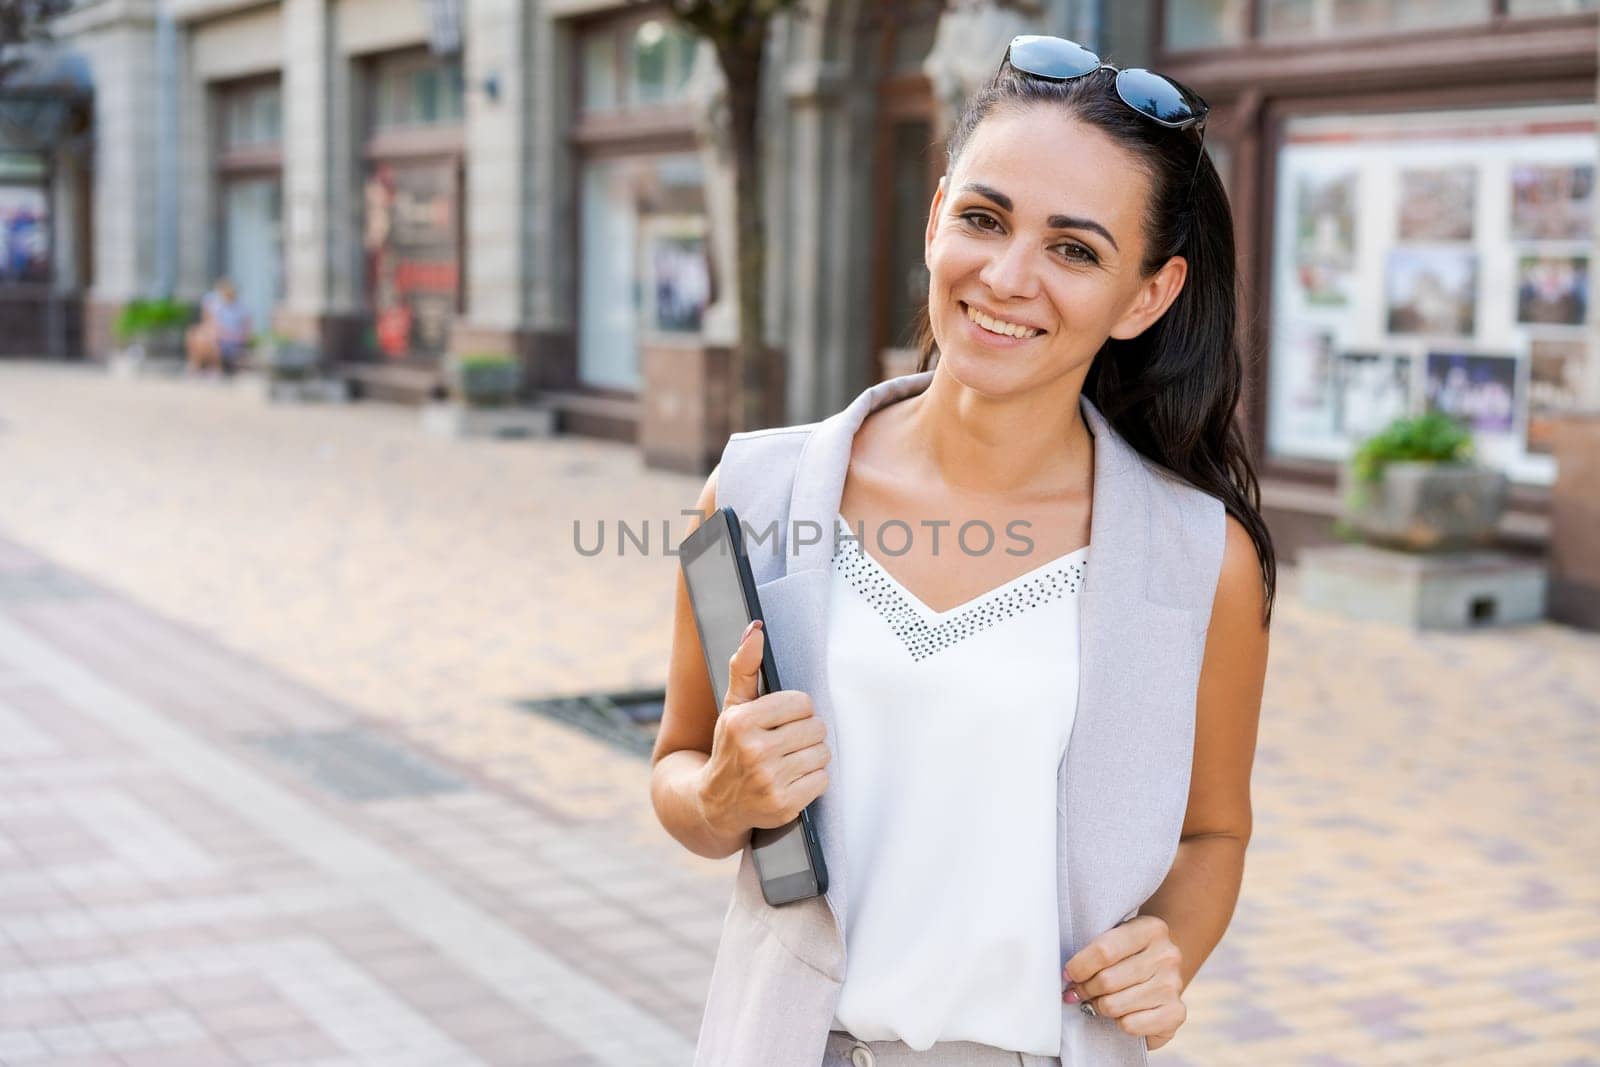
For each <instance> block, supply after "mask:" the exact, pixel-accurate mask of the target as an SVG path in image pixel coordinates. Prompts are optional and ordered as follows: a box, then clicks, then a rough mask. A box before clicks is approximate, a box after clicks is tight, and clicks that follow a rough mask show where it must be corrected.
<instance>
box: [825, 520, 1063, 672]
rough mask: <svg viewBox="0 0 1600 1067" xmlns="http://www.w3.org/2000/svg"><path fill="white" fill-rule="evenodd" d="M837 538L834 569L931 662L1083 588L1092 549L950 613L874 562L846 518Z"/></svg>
mask: <svg viewBox="0 0 1600 1067" xmlns="http://www.w3.org/2000/svg"><path fill="white" fill-rule="evenodd" d="M836 521H837V523H838V524H839V526H841V527H842V530H840V531H839V536H838V537H836V538H835V550H834V556H833V566H834V569H835V570H836V571H837V572H838V573H839V574H840V575H841V576H842V577H843V578H844V579H845V581H847V582H849V583H850V585H851V587H852V588H854V589H855V591H856V592H857V593H858V594H859V595H860V596H861V597H862V598H863V599H865V600H866V601H867V603H868V605H870V606H871V607H872V609H873V610H874V611H875V612H877V613H878V615H880V616H881V617H882V618H883V620H884V621H885V622H887V623H888V624H889V628H890V630H892V631H893V632H894V634H895V636H897V637H898V638H899V639H900V640H901V642H902V643H903V644H904V645H905V646H906V650H907V651H909V652H910V653H911V658H912V659H913V660H922V659H926V658H927V657H928V656H931V655H933V654H934V653H936V652H939V651H941V650H942V649H946V648H949V647H951V646H952V645H955V644H958V643H959V642H961V641H963V640H965V639H966V638H968V637H971V636H973V635H974V634H977V633H980V632H982V631H984V630H987V629H989V628H990V627H992V626H995V625H996V624H998V623H1001V622H1004V621H1005V620H1007V619H1010V618H1013V617H1015V616H1017V615H1022V614H1025V613H1026V612H1028V611H1030V610H1032V609H1033V608H1037V607H1040V606H1042V605H1044V604H1048V603H1050V602H1051V601H1054V600H1059V599H1060V598H1062V597H1065V596H1072V595H1075V594H1076V593H1077V592H1078V591H1079V590H1081V589H1082V588H1083V581H1084V572H1085V570H1086V568H1087V567H1088V551H1089V546H1088V545H1084V546H1083V547H1081V548H1077V549H1074V550H1073V551H1071V552H1068V553H1067V554H1065V555H1062V556H1057V557H1056V558H1055V559H1053V560H1050V561H1048V562H1046V563H1042V564H1040V565H1039V566H1038V567H1035V568H1034V569H1033V570H1030V571H1027V572H1026V573H1024V574H1020V575H1018V576H1017V577H1015V578H1013V579H1011V580H1009V581H1007V582H1004V583H1002V584H1001V585H998V586H996V587H994V588H993V589H990V590H989V591H987V592H984V593H979V594H978V595H977V596H975V597H973V598H972V599H970V600H967V601H964V602H962V603H960V604H957V605H956V606H955V607H953V608H948V609H946V610H945V611H935V610H933V609H932V608H930V607H929V606H928V605H927V604H926V603H924V602H923V601H922V600H921V598H919V597H918V596H917V595H916V594H915V593H913V592H911V590H909V589H907V588H906V587H905V586H903V585H901V584H900V582H899V581H898V580H896V579H895V577H894V576H893V575H892V574H890V573H889V572H888V571H887V570H885V569H884V568H883V565H882V564H880V563H879V562H878V561H877V560H875V559H873V558H872V556H870V555H869V554H868V553H867V551H866V550H865V549H864V548H863V547H862V546H861V543H860V541H859V540H857V538H856V536H855V532H854V530H852V529H851V527H850V525H849V523H848V522H847V521H846V520H845V518H844V516H842V515H840V516H837V517H836Z"/></svg>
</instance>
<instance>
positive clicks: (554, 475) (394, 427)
mask: <svg viewBox="0 0 1600 1067" xmlns="http://www.w3.org/2000/svg"><path fill="white" fill-rule="evenodd" d="M224 435H225V439H226V441H227V442H228V447H227V448H226V449H225V450H224V449H219V448H217V447H215V444H216V442H217V441H218V440H219V439H222V438H223V436H224ZM698 485H699V480H698V479H697V478H692V477H686V476H683V475H677V474H671V473H662V472H656V471H649V470H647V469H645V468H643V467H642V465H641V464H640V463H639V462H638V459H637V457H636V455H635V454H634V453H633V452H632V451H631V450H629V449H628V448H626V447H625V446H621V445H617V444H613V443H607V442H593V441H575V440H570V439H557V440H551V441H542V442H538V443H532V444H530V443H525V442H524V443H517V442H478V443H470V444H463V443H459V442H441V441H438V440H435V439H433V438H430V437H428V436H426V435H423V434H420V433H418V432H417V431H416V427H415V423H414V420H413V419H412V418H411V417H410V416H409V415H408V413H406V412H405V411H404V409H397V408H386V407H381V406H363V407H360V408H356V409H349V410H328V409H323V408H315V407H310V408H306V407H301V408H293V407H291V408H282V407H277V408H274V407H267V406H264V405H262V404H260V403H259V400H258V399H257V398H255V397H254V396H253V394H251V393H249V391H248V390H247V389H246V388H244V387H242V386H238V385H227V384H221V383H218V382H148V381H145V382H127V381H118V380H116V379H112V378H108V377H105V376H103V375H96V374H91V373H88V372H86V371H84V370H81V369H63V368H60V367H57V366H48V365H41V364H0V934H3V942H0V1062H6V1063H34V1062H48V1063H80V1062H81V1063H118V1062H121V1063H130V1064H145V1063H148V1064H162V1065H168V1064H181V1063H196V1064H211V1063H236V1062H237V1063H297V1064H298V1063H330V1064H332V1063H340V1064H347V1063H373V1064H403V1063H404V1064H409V1063H438V1064H470V1063H478V1062H481V1063H490V1064H500V1063H504V1064H521V1063H527V1064H545V1063H560V1064H567V1063H571V1064H579V1063H617V1064H622V1063H629V1064H639V1063H684V1062H687V1059H688V1056H689V1053H690V1050H692V1047H693V1039H694V1034H695V1031H696V1028H697V1025H698V1021H699V1007H700V1004H701V997H702V996H703V993H704V990H705V986H706V983H707V982H708V980H709V976H710V965H711V959H712V955H713V953H714V950H715V946H716V937H717V931H718V929H719V927H720V920H721V913H722V909H723V907H724V906H725V904H726V900H727V892H728V890H729V888H730V887H731V878H732V873H733V870H734V861H733V860H728V861H725V862H722V863H712V862H707V861H700V860H697V859H695V858H694V857H692V856H689V855H688V854H687V853H685V852H684V851H683V850H682V849H680V848H678V847H677V846H676V845H674V844H672V843H671V842H669V841H668V840H667V839H666V835H665V834H664V833H662V832H661V831H660V830H659V828H658V827H657V825H656V823H655V820H654V816H653V814H652V813H651V811H650V805H649V799H648V780H649V773H648V770H649V768H648V762H647V761H646V760H644V759H641V758H639V757H638V756H636V755H632V754H629V753H628V752H625V751H622V750H619V749H616V748H613V747H611V746H608V745H606V744H604V743H602V742H600V741H598V740H595V739H594V738H592V737H591V736H589V735H588V734H586V733H584V732H582V731H580V730H576V729H574V728H573V727H571V726H568V725H566V724H562V723H557V722H553V721H550V720H549V719H546V718H544V717H542V716H540V715H538V714H534V713H530V712H528V711H526V710H522V709H521V708H519V707H518V706H515V705H516V702H518V701H521V700H523V699H525V698H530V697H537V696H547V695H556V694H566V693H574V692H580V691H590V690H613V689H614V690H624V689H630V688H634V687H637V686H640V685H642V684H645V683H650V682H655V683H657V684H659V680H660V675H661V672H662V670H663V666H662V665H663V664H664V663H665V657H666V642H667V636H668V635H667V626H666V620H667V619H668V617H669V611H668V609H669V605H670V594H671V588H672V578H673V567H674V566H675V562H674V561H673V560H671V559H668V558H662V557H660V556H657V555H652V556H650V557H642V556H639V555H637V554H630V555H629V556H627V557H624V558H623V559H620V560H619V559H617V558H616V557H614V556H613V557H610V558H605V557H596V558H584V557H581V556H579V555H578V554H577V552H576V551H575V550H574V548H573V546H572V541H571V524H572V520H573V519H574V518H575V517H576V518H581V519H582V520H583V521H585V522H586V523H588V522H592V521H594V520H596V519H598V518H600V517H602V516H604V517H612V518H614V517H625V516H632V515H636V514H639V513H641V512H648V513H649V514H652V515H671V514H673V513H674V512H675V510H676V508H677V507H679V506H687V505H688V504H689V503H692V502H693V498H694V496H695V494H696V492H697V490H698ZM1296 577H1297V576H1296V572H1295V571H1294V570H1293V569H1292V568H1291V569H1288V570H1286V572H1285V577H1284V583H1283V591H1282V594H1281V596H1282V599H1281V601H1280V608H1279V611H1280V614H1279V616H1278V620H1277V622H1276V624H1275V627H1274V632H1273V655H1272V662H1271V670H1270V675H1269V678H1268V684H1267V691H1266V698H1265V704H1264V708H1263V714H1262V734H1261V747H1260V753H1259V756H1258V765H1257V771H1256V784H1255V803H1256V811H1257V820H1258V821H1257V826H1256V833H1255V837H1254V839H1253V841H1252V844H1251V851H1250V859H1249V864H1248V870H1247V874H1246V880H1245V887H1244V892H1243V896H1242V899H1241V901H1240V904H1239V908H1238V911H1237V914H1236V916H1235V918H1234V922H1233V928H1232V930H1231V931H1230V933H1229V935H1228V937H1227V938H1226V939H1225V940H1224V942H1223V944H1222V946H1221V947H1220V948H1219V949H1218V951H1217V952H1216V953H1215V954H1214V955H1213V956H1212V958H1211V959H1210V960H1209V961H1208V962H1207V964H1206V966H1205V967H1204V968H1203V969H1202V971H1201V973H1200V977H1199V978H1198V979H1197V980H1196V981H1195V983H1194V984H1193V985H1192V986H1191V988H1190V992H1189V995H1188V998H1187V999H1188V1000H1189V1004H1190V1012H1191V1021H1190V1022H1189V1024H1187V1025H1186V1027H1185V1028H1184V1030H1183V1032H1182V1034H1181V1036H1180V1038H1179V1040H1178V1041H1177V1042H1176V1043H1175V1044H1174V1045H1172V1046H1169V1048H1168V1049H1165V1050H1162V1051H1160V1052H1158V1053H1156V1054H1155V1059H1156V1061H1157V1062H1162V1063H1168V1064H1197V1065H1198V1064H1237V1063H1250V1064H1256V1063H1260V1064H1268V1063H1273V1064H1276V1063H1304V1064H1319V1065H1332V1064H1350V1065H1357V1064H1379V1063H1384V1064H1417V1063H1481V1064H1497V1065H1498V1064H1530V1065H1531V1064H1539V1065H1546V1064H1561V1065H1576V1064H1582V1063H1595V1062H1600V1011H1597V1009H1596V1005H1595V1001H1594V997H1593V995H1592V991H1593V990H1594V989H1596V988H1600V891H1597V888H1596V884H1595V877H1594V871H1595V870H1596V869H1600V830H1597V827H1596V822H1595V820H1594V818H1593V813H1594V811H1595V810H1596V803H1597V802H1600V782H1597V779H1596V776H1595V774H1594V767H1595V766H1596V764H1597V761H1600V742H1597V736H1596V730H1595V722H1596V718H1597V716H1600V637H1596V636H1595V635H1592V634H1584V633H1581V632H1579V631H1575V630H1572V629H1569V628H1567V627H1562V626H1557V625H1553V624H1548V623H1543V624H1537V625H1533V626H1528V627H1523V628H1517V629H1514V630H1507V631H1505V632H1476V633H1466V634H1425V635H1419V634H1417V633H1413V632H1411V631H1409V630H1407V629H1404V628H1401V627H1397V626H1391V625H1387V624H1380V623H1357V622H1350V621H1345V620H1341V619H1337V618H1333V617H1329V616H1326V615H1320V614H1315V613H1312V612H1309V611H1308V610H1306V609H1305V608H1304V607H1303V606H1302V605H1301V604H1300V602H1299V600H1298V597H1297V592H1296Z"/></svg>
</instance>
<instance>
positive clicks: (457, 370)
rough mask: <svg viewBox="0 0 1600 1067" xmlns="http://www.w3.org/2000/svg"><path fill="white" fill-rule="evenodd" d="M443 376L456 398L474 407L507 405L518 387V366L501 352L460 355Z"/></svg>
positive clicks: (512, 357)
mask: <svg viewBox="0 0 1600 1067" xmlns="http://www.w3.org/2000/svg"><path fill="white" fill-rule="evenodd" d="M447 372H448V376H449V379H450V387H451V389H452V391H453V392H454V393H455V394H456V396H457V397H459V398H460V399H461V400H462V401H463V402H465V403H467V404H471V405H474V406H477V407H494V406H497V405H502V404H509V403H511V401H512V400H513V399H515V398H516V395H517V390H518V389H520V388H521V387H522V364H521V363H520V362H518V360H517V358H516V357H515V356H512V355H509V354H507V353H504V352H463V353H461V354H460V355H457V356H452V357H451V358H450V361H449V364H448V368H447Z"/></svg>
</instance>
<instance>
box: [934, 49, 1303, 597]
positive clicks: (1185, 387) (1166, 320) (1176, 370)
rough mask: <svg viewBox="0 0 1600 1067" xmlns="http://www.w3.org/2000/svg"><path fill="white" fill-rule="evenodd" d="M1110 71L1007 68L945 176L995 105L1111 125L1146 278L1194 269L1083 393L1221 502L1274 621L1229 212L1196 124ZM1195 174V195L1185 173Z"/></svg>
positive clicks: (981, 103)
mask: <svg viewBox="0 0 1600 1067" xmlns="http://www.w3.org/2000/svg"><path fill="white" fill-rule="evenodd" d="M1114 77H1115V76H1114V75H1113V74H1112V72H1111V71H1109V70H1101V71H1099V72H1097V73H1095V74H1090V75H1087V76H1085V77H1082V78H1077V79H1075V80H1073V81H1069V82H1051V81H1045V80H1044V79H1041V78H1035V77H1032V76H1030V75H1027V74H1023V73H1021V72H1019V71H1015V70H1013V69H1012V68H1011V67H1010V66H1009V65H1007V66H1005V67H1004V68H1003V69H1002V71H1001V73H1000V75H999V77H998V78H996V79H995V82H994V83H993V84H992V85H991V86H989V87H988V88H987V89H985V90H983V91H982V92H979V93H977V94H975V95H974V96H973V97H971V98H970V99H969V100H968V101H967V104H966V107H965V109H964V110H963V112H962V114H961V118H960V119H959V120H958V121H957V123H956V125H955V128H954V129H953V130H952V131H951V133H950V137H949V139H948V141H947V148H946V152H947V155H948V163H947V166H946V168H945V173H946V174H947V175H949V174H953V173H954V172H955V165H956V160H957V159H958V158H959V157H960V155H961V152H962V149H964V148H965V147H966V145H967V142H968V141H969V140H970V138H971V136H972V132H973V131H974V130H975V129H977V127H978V124H979V123H980V122H982V121H983V120H984V119H985V118H987V117H988V116H989V115H990V114H992V113H994V112H995V111H996V110H997V109H1002V108H1004V109H1018V108H1024V107H1031V106H1040V105H1044V106H1052V107H1060V108H1064V109H1066V110H1067V111H1068V112H1070V113H1071V115H1072V116H1073V117H1074V118H1076V119H1078V120H1079V121H1082V122H1084V123H1086V124H1088V125H1091V126H1094V127H1095V128H1097V129H1099V130H1101V131H1102V132H1104V133H1105V134H1107V135H1108V136H1109V137H1110V138H1111V139H1112V140H1113V141H1114V142H1115V143H1116V144H1118V145H1120V146H1121V147H1123V148H1124V149H1126V150H1127V151H1128V153H1129V154H1130V155H1132V156H1133V157H1134V159H1136V160H1137V161H1138V162H1139V164H1140V165H1141V166H1142V167H1143V169H1144V171H1145V173H1146V175H1147V176H1148V177H1149V179H1150V188H1151V195H1150V201H1149V203H1148V205H1147V206H1146V210H1145V215H1144V237H1145V255H1144V262H1143V263H1141V264H1140V272H1141V273H1142V274H1143V275H1144V276H1145V277H1149V276H1150V275H1152V274H1154V273H1155V272H1156V271H1157V270H1159V269H1160V268H1161V266H1162V265H1163V264H1164V263H1166V262H1167V260H1168V259H1170V258H1171V257H1173V256H1182V257H1183V258H1184V259H1185V260H1186V261H1187V263H1188V266H1189V269H1188V273H1187V276H1186V278H1185V281H1184V286H1183V289H1182V290H1181V291H1180V292H1179V294H1178V296H1177V298H1176V299H1175V300H1174V301H1173V302H1172V305H1171V306H1170V307H1168V308H1167V310H1166V312H1165V313H1164V314H1163V315H1162V316H1161V318H1159V319H1158V320H1156V321H1155V322H1154V323H1152V324H1151V325H1150V327H1149V328H1148V329H1146V330H1145V331H1144V332H1143V333H1142V334H1140V335H1139V336H1138V337H1134V338H1130V339H1128V340H1125V341H1124V340H1118V339H1116V338H1112V337H1108V338H1107V339H1106V342H1105V344H1104V345H1103V346H1102V347H1101V349H1100V351H1099V352H1098V353H1096V354H1095V357H1094V361H1093V363H1092V364H1090V367H1089V373H1088V376H1087V377H1086V378H1085V379H1084V384H1083V391H1084V394H1085V395H1086V396H1088V398H1089V399H1090V401H1091V402H1092V403H1093V404H1094V405H1095V407H1096V408H1098V409H1099V411H1100V413H1101V414H1102V415H1104V416H1105V417H1106V419H1107V420H1108V421H1109V422H1110V423H1111V424H1112V425H1113V426H1114V427H1115V428H1116V431H1117V433H1119V434H1121V435H1122V437H1123V438H1124V439H1125V440H1127V442H1128V443H1129V444H1130V445H1132V446H1133V447H1134V448H1135V449H1137V450H1138V451H1139V452H1140V453H1141V454H1142V455H1143V456H1145V457H1146V458H1147V459H1150V460H1152V461H1153V462H1155V463H1157V464H1159V465H1160V466H1162V467H1164V468H1166V469H1167V470H1169V471H1171V472H1172V473H1174V474H1176V475H1177V476H1178V477H1180V478H1182V479H1183V480H1184V481H1186V482H1188V483H1189V484H1191V485H1193V486H1194V487H1195V488H1197V489H1200V490H1201V491H1203V492H1206V493H1209V494H1210V495H1211V496H1214V497H1216V498H1217V499H1219V500H1220V501H1222V504H1223V506H1224V507H1225V508H1226V509H1227V512H1228V514H1230V515H1232V516H1233V517H1234V518H1236V519H1238V520H1239V522H1240V523H1241V524H1242V525H1243V526H1244V528H1245V530H1247V531H1248V532H1249V534H1250V540H1251V541H1253V542H1254V543H1255V548H1256V555H1257V556H1258V557H1259V560H1260V564H1261V574H1262V581H1263V583H1264V584H1265V588H1266V610H1265V614H1264V617H1263V619H1262V622H1263V625H1267V624H1270V622H1271V620H1272V608H1273V602H1274V600H1275V599H1276V595H1277V557H1276V554H1275V553H1274V551H1273V547H1272V537H1271V535H1270V534H1269V533H1268V531H1267V525H1266V522H1265V521H1264V520H1263V519H1262V517H1261V487H1260V483H1259V481H1258V480H1257V478H1256V473H1255V468H1254V466H1253V464H1252V463H1251V459H1250V451H1249V446H1248V445H1247V443H1246V441H1245V438H1244V433H1243V430H1242V429H1241V428H1240V426H1239V424H1238V421H1237V419H1236V417H1235V408H1236V407H1237V406H1238V403H1239V391H1240V387H1241V382H1242V380H1243V377H1244V367H1243V355H1242V353H1241V351H1240V347H1239V341H1238V337H1237V335H1236V332H1235V330H1236V324H1237V317H1238V298H1237V295H1236V290H1235V285H1236V284H1237V274H1238V268H1237V264H1236V261H1235V254H1234V243H1233V212H1232V209H1231V208H1230V207H1229V206H1228V195H1227V193H1226V192H1225V191H1224V190H1223V187H1222V179H1221V177H1220V176H1219V175H1218V174H1217V170H1216V167H1214V166H1213V165H1212V163H1211V160H1210V158H1209V157H1207V158H1202V159H1201V160H1199V171H1198V173H1196V171H1195V164H1196V159H1195V153H1196V152H1197V151H1198V149H1197V146H1196V139H1195V137H1194V136H1193V134H1192V133H1189V132H1185V131H1174V130H1170V129H1167V128H1166V127H1164V126H1160V125H1158V124H1156V123H1154V122H1151V121H1150V120H1148V119H1146V118H1144V117H1143V116H1142V115H1140V114H1138V113H1137V112H1135V111H1134V110H1133V109H1132V108H1130V107H1128V106H1127V105H1126V104H1124V103H1123V102H1122V101H1121V99H1119V98H1118V97H1117V95H1116V90H1115V88H1114V85H1113V79H1114ZM1191 174H1195V178H1194V189H1193V193H1192V196H1191V195H1190V191H1189V185H1190V175H1191ZM918 314H919V321H918V339H917V347H918V349H919V350H920V358H919V359H918V361H917V370H918V371H925V370H927V369H929V368H930V367H931V366H933V363H934V361H935V358H936V351H935V345H934V337H933V329H932V326H931V324H930V322H929V319H928V309H927V306H926V304H924V305H923V307H922V308H920V309H919V313H918Z"/></svg>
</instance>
